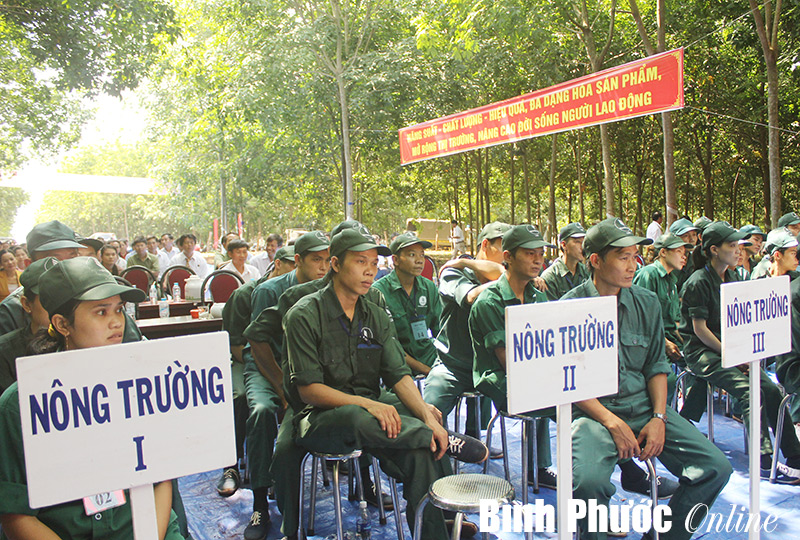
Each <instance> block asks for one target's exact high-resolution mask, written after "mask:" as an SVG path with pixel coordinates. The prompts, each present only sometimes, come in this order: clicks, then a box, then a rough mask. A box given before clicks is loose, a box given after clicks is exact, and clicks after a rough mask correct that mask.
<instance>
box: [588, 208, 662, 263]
mask: <svg viewBox="0 0 800 540" xmlns="http://www.w3.org/2000/svg"><path fill="white" fill-rule="evenodd" d="M652 243H653V241H652V240H651V239H650V238H644V237H642V236H636V235H635V234H633V231H632V230H631V229H630V228H629V227H628V226H627V225H625V223H623V222H622V220H621V219H619V218H615V217H610V218H608V219H604V220H603V221H601V222H600V223H598V224H597V225H595V226H593V227H590V228H589V230H588V231H586V240H584V241H583V251H584V253H586V254H587V255H590V254H592V253H599V252H600V251H601V250H603V249H604V248H607V247H609V246H611V247H629V246H649V245H650V244H652Z"/></svg>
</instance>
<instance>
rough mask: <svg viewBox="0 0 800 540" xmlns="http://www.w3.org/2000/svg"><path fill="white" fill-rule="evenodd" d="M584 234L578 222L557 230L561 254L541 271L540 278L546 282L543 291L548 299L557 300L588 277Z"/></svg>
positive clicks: (584, 231)
mask: <svg viewBox="0 0 800 540" xmlns="http://www.w3.org/2000/svg"><path fill="white" fill-rule="evenodd" d="M585 236H586V230H585V229H584V228H583V225H581V224H580V223H570V224H569V225H567V226H566V227H563V228H562V229H561V230H560V231H558V246H559V249H560V250H561V256H560V257H559V258H558V259H556V260H555V261H554V262H553V264H551V265H550V266H548V267H547V270H545V271H544V272H543V273H542V279H543V280H544V282H545V283H546V284H547V290H546V291H545V292H546V294H547V299H548V300H550V301H553V300H558V299H559V298H561V297H562V296H564V295H565V294H566V293H567V291H569V290H571V289H572V288H574V287H577V286H578V285H580V284H581V283H583V282H584V281H586V280H587V279H589V270H587V269H586V266H585V265H584V264H583V261H584V259H583V238H584V237H585ZM534 277H535V276H534Z"/></svg>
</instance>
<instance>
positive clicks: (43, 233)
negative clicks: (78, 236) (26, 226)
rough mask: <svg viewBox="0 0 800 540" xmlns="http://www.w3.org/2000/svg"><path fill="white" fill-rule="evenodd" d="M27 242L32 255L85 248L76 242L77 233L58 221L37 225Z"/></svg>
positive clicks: (29, 234)
mask: <svg viewBox="0 0 800 540" xmlns="http://www.w3.org/2000/svg"><path fill="white" fill-rule="evenodd" d="M26 241H27V242H28V253H30V254H31V255H33V254H34V253H36V252H39V251H49V250H51V249H65V248H76V249H78V248H82V247H83V246H82V245H81V244H79V243H78V242H76V241H75V231H73V230H72V229H70V228H69V227H67V226H66V225H64V224H63V223H61V222H60V221H58V220H53V221H48V222H47V223H40V224H38V225H36V226H35V227H34V228H33V229H31V232H29V233H28V237H27V238H26Z"/></svg>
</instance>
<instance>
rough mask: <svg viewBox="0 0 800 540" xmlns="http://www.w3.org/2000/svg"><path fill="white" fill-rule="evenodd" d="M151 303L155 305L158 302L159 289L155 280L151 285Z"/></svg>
mask: <svg viewBox="0 0 800 540" xmlns="http://www.w3.org/2000/svg"><path fill="white" fill-rule="evenodd" d="M150 303H151V304H154V305H155V304H157V303H158V289H156V282H155V281H154V282H153V284H152V285H150Z"/></svg>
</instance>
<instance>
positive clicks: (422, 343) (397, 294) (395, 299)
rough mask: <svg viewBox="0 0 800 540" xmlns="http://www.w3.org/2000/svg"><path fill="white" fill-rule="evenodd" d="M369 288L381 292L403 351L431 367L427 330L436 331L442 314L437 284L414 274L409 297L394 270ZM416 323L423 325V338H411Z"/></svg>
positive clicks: (432, 357) (433, 350)
mask: <svg viewBox="0 0 800 540" xmlns="http://www.w3.org/2000/svg"><path fill="white" fill-rule="evenodd" d="M372 288H373V289H377V290H379V291H380V292H381V293H382V294H383V298H384V299H385V300H386V307H387V308H389V312H390V313H391V314H392V319H393V320H394V327H395V330H396V331H397V339H399V340H400V344H401V345H402V346H403V350H404V351H405V352H406V353H408V355H409V356H411V357H412V358H413V359H414V360H417V361H418V362H422V363H423V364H425V365H426V366H428V367H430V366H432V365H433V362H434V361H435V360H436V348H435V347H434V346H433V341H432V340H431V339H430V337H429V334H428V330H429V331H430V336H435V335H437V334H438V333H439V322H440V318H441V315H442V301H441V300H440V299H439V291H437V290H436V285H434V284H433V282H432V281H431V280H429V279H425V278H424V277H421V276H417V277H416V278H414V288H413V290H412V291H411V296H409V295H408V294H406V291H405V289H403V286H402V285H401V284H400V280H399V279H398V277H397V272H396V271H394V270H393V271H392V273H391V274H389V275H387V276H385V277H383V278H381V279H379V280H378V281H376V282H375V283H374V284H373V285H372ZM417 322H419V323H424V325H425V337H424V338H421V339H416V338H414V332H413V329H412V327H411V325H412V324H413V323H417ZM419 323H418V324H419Z"/></svg>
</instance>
